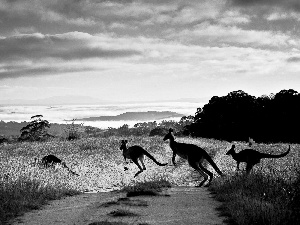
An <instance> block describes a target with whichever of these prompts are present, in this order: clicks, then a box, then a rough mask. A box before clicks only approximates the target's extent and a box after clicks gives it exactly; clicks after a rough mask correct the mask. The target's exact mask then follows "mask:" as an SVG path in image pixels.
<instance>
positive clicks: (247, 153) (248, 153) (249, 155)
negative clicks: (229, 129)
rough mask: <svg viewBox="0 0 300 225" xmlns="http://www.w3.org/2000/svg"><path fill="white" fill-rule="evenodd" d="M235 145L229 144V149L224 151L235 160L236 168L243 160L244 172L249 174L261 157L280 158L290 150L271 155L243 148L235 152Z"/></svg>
mask: <svg viewBox="0 0 300 225" xmlns="http://www.w3.org/2000/svg"><path fill="white" fill-rule="evenodd" d="M234 148H235V145H232V146H231V149H230V150H229V151H228V152H227V153H226V155H231V156H232V158H233V159H234V160H235V161H236V162H237V165H236V166H237V167H236V168H237V170H239V165H240V163H241V162H245V163H246V164H247V165H246V173H247V174H249V173H250V171H251V169H252V168H253V166H254V165H255V164H258V163H259V162H260V160H261V159H262V158H281V157H284V156H286V155H287V154H288V153H289V151H290V146H289V149H288V150H287V151H286V152H285V153H282V154H280V155H271V154H266V153H260V152H258V151H256V150H253V149H244V150H242V151H240V152H239V153H236V152H235V151H234Z"/></svg>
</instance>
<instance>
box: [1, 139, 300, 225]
mask: <svg viewBox="0 0 300 225" xmlns="http://www.w3.org/2000/svg"><path fill="white" fill-rule="evenodd" d="M122 139H127V140H128V141H129V143H128V146H131V145H136V144H137V145H140V146H142V147H144V148H145V149H146V150H147V151H149V152H150V153H151V154H152V155H153V156H154V157H155V158H156V159H157V160H158V161H160V162H168V163H169V165H167V166H165V167H160V166H157V165H156V164H155V163H154V162H152V161H151V160H149V159H146V162H145V164H146V168H147V170H146V171H144V172H143V173H141V174H140V175H139V176H138V177H137V178H133V176H134V174H135V173H136V172H137V170H138V169H137V167H136V166H135V165H134V164H133V163H130V164H129V165H126V166H127V167H129V170H127V171H124V166H125V164H124V159H123V156H122V152H121V150H120V149H119V147H120V140H122ZM177 141H180V142H185V143H193V144H196V145H198V146H200V147H202V148H204V149H206V150H207V151H208V153H209V154H210V155H211V156H213V158H214V160H215V162H216V164H217V165H218V166H219V168H220V169H221V171H223V172H224V173H225V174H226V176H225V177H217V175H215V177H216V178H215V179H214V180H213V184H212V186H211V187H210V190H211V191H212V192H213V193H214V194H215V195H216V197H217V199H219V200H220V201H223V206H222V208H221V209H220V210H221V212H222V213H223V214H226V215H231V220H230V221H231V222H232V223H236V224H292V222H297V218H298V217H299V203H297V202H298V201H299V186H300V185H299V179H300V178H299V173H300V169H299V168H300V165H299V164H300V156H299V150H298V149H299V145H294V144H291V152H290V153H289V154H288V155H287V156H286V157H285V158H280V159H263V160H262V162H261V163H260V164H258V165H256V166H255V167H254V170H253V172H252V174H251V175H249V176H244V175H243V174H242V172H238V173H237V172H236V171H235V169H236V162H235V161H234V160H233V159H232V158H231V157H230V156H226V155H225V153H226V150H228V149H229V148H230V146H231V144H230V143H228V142H226V141H218V140H214V139H204V138H177ZM235 144H236V146H237V151H239V150H241V149H243V148H245V147H246V144H247V143H242V142H236V143H235ZM254 148H255V149H256V150H259V151H261V152H266V153H272V154H278V153H281V152H284V151H286V150H287V148H288V144H285V143H278V144H255V145H254ZM47 154H54V155H56V156H58V157H59V158H61V159H63V161H65V162H66V164H67V165H68V166H69V167H70V169H72V170H73V171H75V172H76V173H78V174H79V175H80V176H74V175H72V174H70V173H68V171H67V170H66V169H64V168H62V167H60V166H56V167H54V168H43V167H42V166H41V165H39V164H36V163H35V162H34V158H37V159H41V158H42V157H43V156H45V155H47ZM171 157H172V152H171V149H170V148H169V146H168V143H167V142H166V143H164V142H163V141H162V137H134V136H128V137H119V136H118V137H109V138H82V139H78V140H74V141H62V140H52V141H48V142H21V143H12V144H5V145H1V147H0V223H4V221H7V220H8V219H10V218H13V217H15V216H17V215H20V214H22V213H24V212H26V211H28V210H32V209H38V208H39V207H40V206H41V205H43V204H45V203H46V202H47V201H49V200H52V199H59V198H61V197H63V196H66V195H75V194H80V193H82V192H100V191H111V190H119V189H124V188H125V187H128V186H133V185H134V184H136V183H137V182H138V183H140V182H149V181H155V180H165V181H168V182H170V183H171V184H172V185H179V186H195V185H197V184H198V183H199V182H200V181H201V179H202V178H201V176H200V175H199V174H198V173H196V172H195V171H194V170H193V169H192V168H190V167H189V166H188V164H187V162H185V161H183V160H180V159H179V158H176V159H177V162H178V164H177V166H176V167H174V166H173V165H172V164H171ZM243 166H244V165H243V164H242V165H241V166H240V167H241V168H243ZM208 168H209V170H211V171H213V169H212V168H211V167H210V166H209V165H208ZM298 222H299V221H298ZM295 224H296V223H295Z"/></svg>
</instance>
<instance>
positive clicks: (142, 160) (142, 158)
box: [139, 156, 146, 170]
mask: <svg viewBox="0 0 300 225" xmlns="http://www.w3.org/2000/svg"><path fill="white" fill-rule="evenodd" d="M139 160H140V161H141V164H142V166H143V170H146V166H145V164H144V156H141V157H140V158H139Z"/></svg>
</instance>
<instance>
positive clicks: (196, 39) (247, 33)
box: [170, 23, 300, 48]
mask: <svg viewBox="0 0 300 225" xmlns="http://www.w3.org/2000/svg"><path fill="white" fill-rule="evenodd" d="M170 38H177V39H179V40H181V41H182V42H189V43H193V44H199V45H210V46H222V45H226V44H230V45H233V46H245V47H249V46H251V47H271V48H292V47H295V46H297V45H298V44H299V43H300V42H299V40H298V39H293V38H292V37H291V36H289V35H288V34H285V33H281V32H272V31H259V30H246V29H242V28H239V27H237V26H223V25H218V24H210V23H202V24H199V25H197V26H195V27H194V29H185V30H182V31H181V32H177V33H175V32H171V33H170Z"/></svg>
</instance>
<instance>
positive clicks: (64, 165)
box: [61, 162, 79, 176]
mask: <svg viewBox="0 0 300 225" xmlns="http://www.w3.org/2000/svg"><path fill="white" fill-rule="evenodd" d="M61 165H62V166H63V167H65V168H66V169H67V170H68V171H69V172H70V173H72V174H73V175H77V176H79V174H77V173H75V172H74V171H72V170H71V169H70V168H69V167H68V166H67V165H66V163H65V162H62V163H61Z"/></svg>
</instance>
